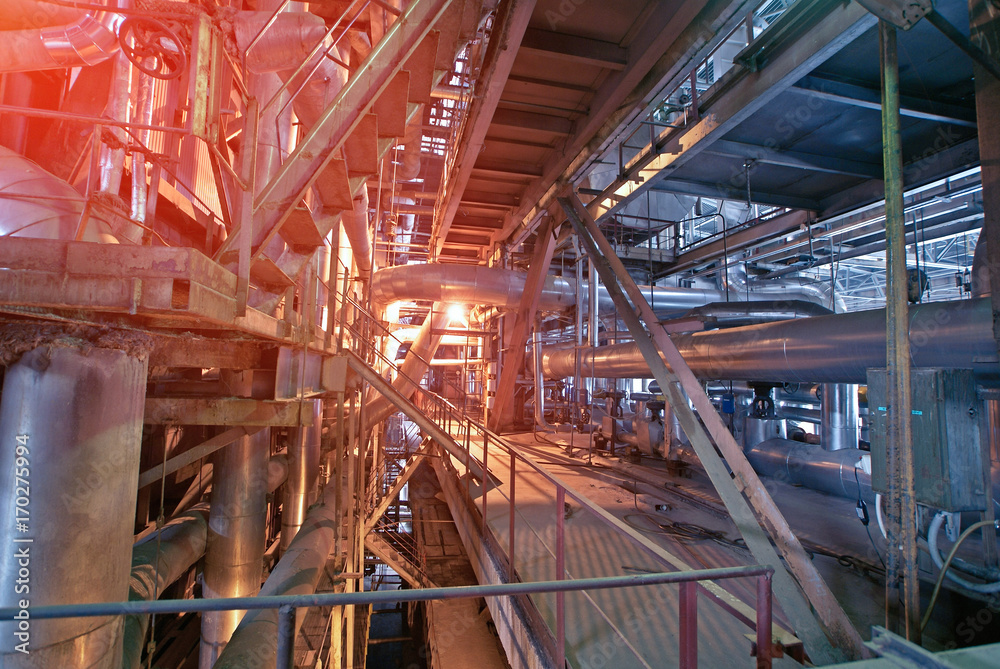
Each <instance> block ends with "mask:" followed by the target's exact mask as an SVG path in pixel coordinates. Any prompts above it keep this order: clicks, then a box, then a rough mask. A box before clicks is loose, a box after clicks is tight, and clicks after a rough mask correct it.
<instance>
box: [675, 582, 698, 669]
mask: <svg viewBox="0 0 1000 669" xmlns="http://www.w3.org/2000/svg"><path fill="white" fill-rule="evenodd" d="M680 655H681V657H680V662H679V664H680V669H698V583H697V581H683V582H682V583H681V584H680Z"/></svg>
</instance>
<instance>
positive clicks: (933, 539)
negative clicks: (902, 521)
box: [927, 511, 1000, 594]
mask: <svg viewBox="0 0 1000 669" xmlns="http://www.w3.org/2000/svg"><path fill="white" fill-rule="evenodd" d="M947 515H948V513H947V512H946V511H939V512H938V514H937V515H936V516H934V520H932V521H931V525H930V527H929V528H927V546H928V549H929V550H928V552H929V553H930V555H931V559H932V560H934V564H936V565H937V567H938V569H941V573H942V574H944V573H947V576H948V578H950V579H951V580H952V581H954V582H955V583H958V584H959V585H960V586H962V587H963V588H968V589H969V590H972V591H973V592H979V593H984V594H992V593H994V592H997V591H1000V581H994V582H993V583H973V582H972V581H967V580H965V579H964V578H962V577H960V576H957V575H956V574H955V570H956V569H960V568H961V567H960V566H959V565H957V564H956V565H955V569H953V570H951V571H950V572H947V571H946V570H945V569H944V567H943V566H942V562H941V551H940V550H938V545H937V538H938V533H939V532H940V531H941V525H943V524H944V521H945V518H946V517H947ZM987 524H989V523H987ZM984 580H985V579H984Z"/></svg>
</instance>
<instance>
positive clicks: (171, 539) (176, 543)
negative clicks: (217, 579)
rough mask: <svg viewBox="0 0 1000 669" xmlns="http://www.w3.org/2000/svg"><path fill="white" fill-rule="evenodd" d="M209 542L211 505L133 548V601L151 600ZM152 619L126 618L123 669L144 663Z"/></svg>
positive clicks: (189, 513) (136, 668)
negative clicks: (147, 631)
mask: <svg viewBox="0 0 1000 669" xmlns="http://www.w3.org/2000/svg"><path fill="white" fill-rule="evenodd" d="M207 541H208V505H207V504H205V505H201V506H198V507H195V508H193V509H191V510H190V511H188V512H186V513H185V514H184V515H182V516H178V517H176V518H174V519H173V520H171V521H170V522H169V523H167V524H166V525H164V527H163V529H161V530H160V531H159V532H157V533H154V534H151V535H150V536H148V537H146V539H144V540H143V542H142V543H139V544H136V545H135V547H134V548H133V549H132V575H131V578H130V580H129V593H128V596H129V599H130V600H132V601H149V600H153V599H156V598H158V597H159V596H160V595H162V594H163V591H164V590H165V589H166V588H167V587H168V586H169V585H171V584H172V583H173V582H174V581H176V580H177V579H178V578H180V577H181V576H183V575H184V574H185V573H187V571H188V570H189V569H190V568H191V567H192V566H193V565H194V563H196V562H197V561H198V560H200V559H201V557H202V556H203V555H204V554H205V544H206V542H207ZM148 625H149V616H148V615H145V614H135V615H130V616H126V617H125V629H124V632H123V633H122V638H123V641H122V667H124V669H138V668H139V667H140V666H141V660H142V645H143V641H144V640H145V638H146V630H147V627H148Z"/></svg>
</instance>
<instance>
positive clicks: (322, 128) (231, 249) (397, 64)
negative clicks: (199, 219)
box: [216, 0, 481, 306]
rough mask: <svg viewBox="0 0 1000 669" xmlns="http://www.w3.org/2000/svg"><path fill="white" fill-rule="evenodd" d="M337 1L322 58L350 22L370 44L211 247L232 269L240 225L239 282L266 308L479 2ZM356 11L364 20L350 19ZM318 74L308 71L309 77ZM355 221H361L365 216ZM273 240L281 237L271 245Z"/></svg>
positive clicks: (398, 128)
mask: <svg viewBox="0 0 1000 669" xmlns="http://www.w3.org/2000/svg"><path fill="white" fill-rule="evenodd" d="M347 4H348V8H347V9H346V10H345V11H344V12H343V14H342V15H341V16H340V20H341V21H342V22H344V23H345V24H346V25H345V26H344V27H339V26H338V25H337V24H336V23H335V25H334V27H333V28H331V31H330V34H331V35H332V40H333V41H332V42H331V44H330V46H329V47H328V48H327V49H326V53H325V54H324V58H326V57H329V58H331V59H333V58H334V57H335V56H336V54H337V51H336V49H337V47H338V46H339V44H340V43H341V42H344V43H345V44H346V43H347V40H348V37H347V35H348V32H349V30H356V29H357V28H356V26H357V25H365V26H366V28H363V30H367V34H366V35H364V36H365V37H367V38H368V39H369V40H370V42H371V43H372V45H373V48H372V49H371V52H370V53H369V54H368V56H367V58H365V60H364V62H363V63H362V64H361V65H360V66H358V67H357V69H356V70H354V71H353V72H352V73H351V76H350V77H349V78H348V80H347V83H346V84H345V85H344V86H343V88H342V89H340V91H339V93H338V94H336V96H335V97H334V99H333V100H332V101H331V102H330V103H329V105H327V107H326V108H325V109H323V110H322V112H321V113H319V114H318V116H317V118H316V119H315V121H314V122H312V124H311V127H309V128H308V132H307V133H306V135H305V137H303V138H302V139H301V140H300V141H299V143H298V145H297V146H296V148H295V150H294V151H292V152H291V153H290V154H289V155H288V157H287V158H286V159H285V160H284V162H283V163H282V165H281V166H280V167H279V168H278V170H277V172H276V174H275V175H274V176H273V177H272V178H271V179H270V181H269V182H268V183H267V184H266V185H264V186H263V187H262V188H260V189H259V192H258V195H257V196H256V197H255V198H254V201H253V205H252V207H251V209H252V211H251V212H244V213H243V216H242V217H241V220H242V222H243V225H239V224H237V225H236V226H235V227H236V229H234V230H233V231H232V233H231V234H230V235H229V237H228V238H227V239H226V241H225V242H224V243H223V245H222V246H221V248H220V249H219V251H218V252H217V254H216V260H217V261H219V262H221V263H223V264H225V265H227V266H229V267H230V268H238V263H239V255H240V246H241V244H246V241H245V239H244V237H243V235H244V234H245V232H246V231H245V230H244V228H246V227H249V229H250V230H251V231H252V233H251V234H250V237H251V239H250V241H249V245H250V261H249V268H248V271H249V279H248V280H249V282H250V283H251V284H252V285H255V286H257V287H258V288H260V289H261V290H263V291H265V292H267V293H270V294H272V295H277V296H278V298H276V299H274V300H273V301H272V302H271V304H273V305H274V306H276V305H277V302H278V299H280V296H281V295H282V294H284V292H285V291H286V290H287V289H289V288H292V287H294V286H295V285H296V283H297V277H298V276H299V275H300V273H301V272H302V270H303V269H304V268H305V267H306V266H307V264H308V263H309V261H310V260H311V259H312V258H313V257H314V254H315V253H316V251H317V249H318V248H320V247H321V246H322V245H323V240H324V238H325V237H326V235H327V234H329V233H330V231H331V230H333V229H334V227H335V226H337V225H338V224H339V223H340V219H341V217H342V215H343V216H350V215H351V214H352V213H353V210H354V203H355V199H356V198H358V197H361V196H363V195H364V194H363V193H362V190H363V189H365V188H366V187H367V186H366V184H367V182H368V180H369V179H371V178H372V177H376V176H378V175H379V168H380V165H381V164H382V161H383V160H384V159H385V157H386V154H387V153H388V152H389V150H390V149H391V148H392V147H393V146H395V145H396V143H397V141H398V140H399V139H400V138H402V136H403V134H404V132H405V130H406V126H407V124H408V123H409V122H410V121H411V120H412V118H413V117H414V115H416V114H417V113H419V111H420V110H421V109H422V107H423V105H424V104H426V103H428V102H431V100H432V96H431V91H432V89H433V87H434V86H435V85H436V84H437V83H438V82H440V80H441V79H442V77H444V75H445V74H446V73H448V72H450V71H451V70H452V69H453V67H454V60H455V55H456V52H457V50H458V48H459V46H460V44H461V40H462V35H463V34H468V24H469V21H470V19H471V20H473V21H475V20H478V15H479V11H480V4H481V3H479V2H478V1H477V0H412V1H411V2H409V3H408V6H407V7H406V9H405V10H404V11H402V12H401V13H398V14H397V12H398V10H392V7H391V5H389V4H387V3H384V2H375V1H374V0H353V1H352V2H350V3H347ZM376 16H378V17H379V20H378V21H376V20H374V19H375V17H376ZM362 17H363V18H364V19H365V21H364V22H361V21H359V18H362ZM386 24H387V28H385V30H384V32H383V28H384V27H385V25H386ZM321 60H322V59H321ZM308 69H309V68H306V70H305V71H308ZM322 72H323V70H322V69H319V70H316V72H315V73H314V74H313V75H312V76H313V77H318V76H320V75H322ZM311 81H312V80H310V82H311ZM306 87H308V84H307V85H306V86H295V85H292V86H289V90H290V91H291V92H293V93H295V92H297V91H296V89H298V90H302V89H303V88H306ZM264 102H266V101H264ZM264 102H262V103H261V104H264ZM349 212H350V213H349ZM362 224H363V225H364V227H365V228H366V229H367V227H368V226H367V220H366V221H363V222H362ZM365 234H367V232H366V233H365ZM279 238H280V240H282V241H283V242H284V244H277V245H276V244H273V243H272V242H273V241H275V240H276V239H279ZM276 248H280V249H283V250H282V251H280V252H277V251H275V250H274V249H276Z"/></svg>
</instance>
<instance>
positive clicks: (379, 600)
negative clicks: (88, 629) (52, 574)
mask: <svg viewBox="0 0 1000 669" xmlns="http://www.w3.org/2000/svg"><path fill="white" fill-rule="evenodd" d="M773 572H774V570H773V569H771V568H770V567H761V566H750V567H722V568H718V569H693V570H689V571H671V572H661V573H657V574H633V575H629V576H603V577H599V578H576V579H569V580H562V581H535V582H528V583H500V584H497V585H463V586H456V587H450V588H422V589H420V590H375V591H367V592H324V593H316V594H312V595H273V596H272V595H260V596H258V597H230V598H225V599H223V598H212V599H166V600H159V601H155V602H103V603H97V604H57V605H52V606H35V607H29V608H28V609H27V611H28V612H29V613H30V614H31V617H32V618H33V619H35V620H52V619H55V618H92V617H97V616H120V615H134V614H157V615H160V614H165V613H198V612H204V611H229V610H232V609H246V610H248V611H259V610H261V609H277V608H279V607H282V606H291V607H293V608H310V607H319V606H326V607H331V606H354V605H357V604H395V603H396V602H429V601H438V600H446V599H465V598H474V597H509V596H512V595H533V594H536V593H547V592H576V591H581V590H610V589H614V588H635V587H639V586H644V585H662V584H664V583H684V582H691V581H699V582H701V581H719V580H722V579H727V578H746V577H752V576H763V575H765V574H771V573H773ZM20 610H21V609H18V608H15V607H4V608H0V619H11V618H13V616H14V614H16V613H17V612H18V611H20Z"/></svg>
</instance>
